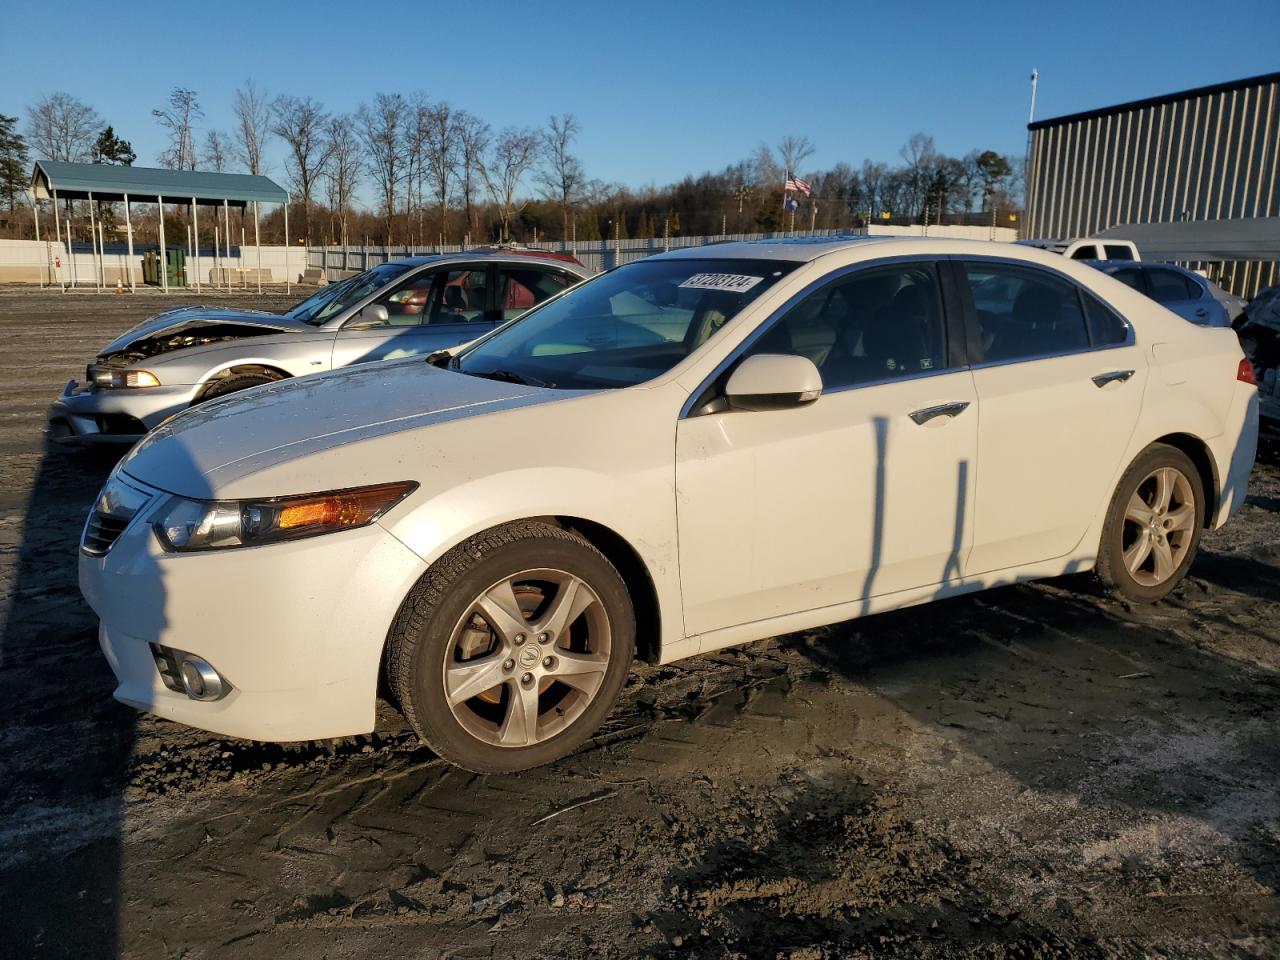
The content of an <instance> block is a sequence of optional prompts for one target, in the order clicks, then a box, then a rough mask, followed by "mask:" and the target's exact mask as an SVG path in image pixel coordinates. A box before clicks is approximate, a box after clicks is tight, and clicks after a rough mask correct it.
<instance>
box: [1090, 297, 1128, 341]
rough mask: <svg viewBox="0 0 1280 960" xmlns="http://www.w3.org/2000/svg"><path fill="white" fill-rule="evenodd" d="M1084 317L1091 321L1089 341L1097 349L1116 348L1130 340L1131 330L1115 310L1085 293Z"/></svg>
mask: <svg viewBox="0 0 1280 960" xmlns="http://www.w3.org/2000/svg"><path fill="white" fill-rule="evenodd" d="M1082 296H1083V298H1084V315H1085V318H1086V319H1087V320H1088V321H1089V339H1090V340H1092V341H1093V345H1094V346H1095V347H1108V346H1114V345H1115V344H1117V343H1124V342H1125V341H1126V340H1128V339H1129V328H1128V326H1127V325H1126V324H1125V322H1124V321H1123V320H1121V319H1120V317H1119V316H1118V315H1117V314H1116V312H1115V311H1114V310H1112V309H1111V308H1109V307H1107V306H1106V305H1105V304H1103V302H1102V301H1101V300H1099V299H1097V298H1096V297H1093V296H1090V295H1089V294H1087V293H1085V294H1082Z"/></svg>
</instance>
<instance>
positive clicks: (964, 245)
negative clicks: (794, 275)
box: [646, 235, 1062, 269]
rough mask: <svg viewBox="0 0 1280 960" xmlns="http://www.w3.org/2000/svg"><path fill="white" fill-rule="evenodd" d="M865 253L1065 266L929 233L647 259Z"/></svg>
mask: <svg viewBox="0 0 1280 960" xmlns="http://www.w3.org/2000/svg"><path fill="white" fill-rule="evenodd" d="M842 253H844V254H860V255H861V256H855V257H852V258H850V259H853V260H857V259H864V258H865V259H875V258H880V257H890V256H936V257H946V256H971V257H1002V258H1005V259H1010V260H1026V261H1028V262H1033V263H1040V264H1043V265H1052V266H1054V267H1056V268H1058V269H1061V260H1062V258H1061V257H1060V256H1059V255H1058V254H1056V253H1048V252H1045V251H1043V250H1038V249H1036V248H1035V247H1027V246H1018V245H1016V244H1013V243H1007V242H1005V241H1002V240H967V239H957V238H954V237H928V236H923V237H922V236H901V235H898V236H860V235H859V236H842V237H779V238H777V239H772V240H732V241H728V242H726V243H713V244H709V245H707V246H704V247H682V248H680V249H679V250H672V251H670V252H669V253H659V254H656V255H654V256H652V257H647V258H646V260H775V261H776V260H789V261H793V262H796V263H809V262H812V261H814V260H817V259H819V258H821V257H826V256H831V255H833V254H834V255H838V254H842Z"/></svg>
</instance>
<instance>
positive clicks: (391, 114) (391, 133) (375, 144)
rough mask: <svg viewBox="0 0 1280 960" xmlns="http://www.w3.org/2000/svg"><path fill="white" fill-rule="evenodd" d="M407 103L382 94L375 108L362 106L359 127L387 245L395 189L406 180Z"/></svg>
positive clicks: (378, 96)
mask: <svg viewBox="0 0 1280 960" xmlns="http://www.w3.org/2000/svg"><path fill="white" fill-rule="evenodd" d="M407 114H408V104H406V103H405V100H404V97H402V96H401V95H400V94H398V93H379V94H375V95H374V98H373V105H372V106H370V105H367V104H363V103H362V104H360V109H359V110H357V111H356V126H357V129H358V131H359V133H360V138H361V139H362V140H363V141H364V144H365V148H366V150H367V151H368V157H369V167H370V170H371V171H372V173H373V175H374V178H375V180H376V181H377V184H378V188H379V190H380V191H381V193H382V201H383V211H384V212H385V213H386V217H387V233H386V238H387V243H390V242H391V225H392V218H393V217H394V216H395V212H396V189H397V188H398V187H399V186H400V181H401V180H402V179H403V178H404V146H405V144H404V128H405V125H406V120H407Z"/></svg>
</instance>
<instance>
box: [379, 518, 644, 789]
mask: <svg viewBox="0 0 1280 960" xmlns="http://www.w3.org/2000/svg"><path fill="white" fill-rule="evenodd" d="M534 568H554V569H556V570H563V571H566V572H567V573H570V574H572V575H573V576H576V577H579V578H581V580H583V581H585V582H586V584H587V585H588V586H589V587H590V589H591V591H592V592H594V594H595V595H596V596H597V597H598V598H599V602H600V606H601V607H602V608H603V610H604V613H605V614H606V615H607V617H608V626H609V631H610V634H611V638H612V639H611V644H610V652H609V658H608V664H607V666H606V668H605V670H604V676H603V679H602V681H601V682H600V686H599V688H598V690H597V691H596V692H595V694H594V699H592V700H591V701H590V702H589V703H588V704H587V705H586V707H585V709H583V711H582V713H581V714H580V715H579V716H578V717H577V718H576V719H575V720H574V721H573V722H572V723H570V724H569V725H568V726H567V727H566V728H565V729H563V730H561V731H560V732H558V733H555V734H554V735H552V736H550V737H549V738H548V739H545V740H541V741H539V742H536V743H533V744H532V745H528V746H518V747H512V746H500V745H497V744H492V743H488V742H485V741H484V740H482V739H479V738H478V737H477V736H475V735H473V734H472V733H471V732H470V731H468V730H467V729H466V727H464V726H463V724H462V723H461V722H460V721H459V719H458V718H457V717H456V716H455V714H454V710H453V708H451V707H450V706H449V705H448V703H447V701H446V698H445V680H444V669H445V664H446V658H449V661H450V662H452V661H453V657H454V646H455V631H456V630H457V629H459V627H460V624H461V621H462V619H463V617H464V616H466V615H467V613H468V610H470V609H471V607H472V604H473V603H474V602H475V600H476V598H477V597H479V596H480V595H481V594H482V593H484V592H486V591H487V590H489V588H490V587H491V586H492V585H493V584H496V583H499V582H500V581H502V580H503V579H504V578H507V577H513V576H515V575H516V574H518V573H520V572H521V571H524V570H530V569H534ZM635 633H636V625H635V613H634V610H633V607H632V603H631V597H630V595H629V594H628V592H627V588H626V585H625V584H624V583H623V580H622V577H621V576H619V574H618V571H617V570H616V569H615V568H614V567H613V565H612V564H611V563H610V562H609V561H608V559H606V558H605V556H604V555H603V554H602V553H600V551H598V550H597V549H596V548H595V547H593V546H592V545H591V544H590V543H588V542H587V541H586V540H584V539H583V538H582V537H580V536H578V535H577V534H574V533H571V532H569V531H567V530H564V529H561V528H560V527H557V526H553V525H551V524H549V523H543V522H538V521H521V522H517V523H509V524H505V525H503V526H501V527H496V528H494V529H493V530H489V531H486V532H485V533H482V534H478V535H477V536H475V537H472V538H471V539H470V540H467V541H465V542H464V543H462V544H460V545H459V546H457V547H455V548H454V549H453V550H451V551H450V552H449V553H447V554H445V556H444V557H442V558H441V559H440V560H438V561H437V562H436V563H434V564H432V566H431V569H430V570H428V571H427V573H426V574H424V575H423V577H422V579H421V580H419V581H418V583H417V584H416V585H415V586H414V588H413V589H412V590H411V591H410V592H409V595H408V596H407V597H406V598H405V600H404V602H403V603H402V604H401V607H400V611H399V613H398V614H397V616H396V620H395V623H394V624H392V627H391V630H390V633H389V636H388V643H387V660H386V666H387V680H388V686H389V687H390V690H391V693H392V695H393V696H394V697H395V699H396V701H397V702H398V703H399V706H400V709H401V711H402V712H403V713H404V716H405V719H406V720H407V721H408V723H409V725H410V727H412V728H413V730H414V732H415V733H417V734H418V736H419V737H420V738H421V739H422V740H423V741H425V742H426V744H427V745H428V746H429V747H431V749H432V750H434V751H435V752H436V753H437V754H439V755H440V756H441V757H443V758H444V759H446V760H448V761H450V762H451V763H454V764H456V765H458V766H460V767H463V768H464V769H467V770H471V771H473V772H475V773H512V772H515V771H519V770H527V769H529V768H531V767H537V766H541V765H543V764H547V763H551V762H552V761H554V760H558V759H559V758H561V757H564V756H566V755H568V754H570V753H572V752H573V751H574V750H576V749H578V747H580V746H581V745H582V744H583V743H585V742H586V741H587V740H588V739H589V738H590V737H591V735H592V734H593V733H594V732H595V730H596V728H597V727H598V726H599V725H600V723H601V722H602V721H603V720H604V718H605V717H606V716H607V715H608V714H609V712H610V711H611V710H612V709H613V705H614V703H615V702H616V701H617V698H618V694H619V693H620V692H621V690H622V687H623V685H624V684H625V683H626V679H627V672H628V670H629V669H630V666H631V660H632V657H633V656H634V653H635ZM507 709H512V707H510V706H508V707H507Z"/></svg>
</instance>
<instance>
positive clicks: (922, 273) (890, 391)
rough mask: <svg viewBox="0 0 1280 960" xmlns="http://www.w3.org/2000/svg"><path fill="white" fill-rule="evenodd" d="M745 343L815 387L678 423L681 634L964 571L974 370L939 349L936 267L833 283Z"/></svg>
mask: <svg viewBox="0 0 1280 960" xmlns="http://www.w3.org/2000/svg"><path fill="white" fill-rule="evenodd" d="M753 353H795V354H800V355H802V356H806V357H808V358H809V359H811V360H813V362H814V363H815V364H816V365H817V367H818V369H819V372H820V373H821V374H822V377H823V385H824V389H823V393H822V396H821V397H820V398H819V399H818V400H817V401H816V402H815V403H813V404H811V405H809V406H806V407H799V408H793V409H789V410H778V411H765V412H740V411H724V412H717V413H709V414H705V415H701V416H699V415H696V414H697V410H694V411H693V415H690V416H688V417H687V418H685V419H683V420H681V421H680V422H679V424H678V427H677V433H676V488H677V489H676V493H677V496H676V503H677V515H678V522H679V538H680V547H679V552H680V576H681V583H682V588H683V593H684V602H685V630H686V632H687V633H689V634H691V635H696V634H701V633H706V632H708V631H711V630H716V629H720V628H723V627H730V626H735V625H737V624H743V623H750V622H754V621H760V620H768V619H770V618H773V617H778V616H783V615H786V614H790V613H798V612H802V611H806V610H812V609H816V608H821V607H829V606H833V605H836V604H842V603H848V602H851V601H855V600H859V599H869V598H870V597H873V596H877V595H881V594H887V593H894V592H896V591H900V590H907V589H912V588H918V587H921V586H927V585H931V584H939V583H942V582H944V581H947V580H952V579H955V578H957V577H959V576H961V575H962V574H963V572H964V569H965V555H966V553H967V551H968V548H969V545H970V529H971V519H970V518H971V516H972V504H973V500H974V493H975V483H974V481H975V471H974V466H973V465H974V460H975V457H976V454H977V428H978V410H977V408H976V407H977V405H976V395H975V392H974V387H973V378H972V376H971V374H970V372H969V370H968V369H967V368H965V367H963V366H962V365H959V366H958V365H956V364H953V363H952V362H951V361H949V359H948V357H949V351H948V344H947V333H946V324H945V322H944V314H943V307H942V297H941V296H940V291H939V283H938V276H937V269H936V266H935V265H934V264H932V263H929V262H920V261H916V262H907V263H901V264H897V265H893V266H884V267H868V268H865V269H860V270H857V271H855V272H853V273H850V274H847V275H846V276H844V277H842V278H840V279H837V280H833V281H832V282H830V283H828V284H827V285H825V286H823V287H820V288H819V289H817V290H816V291H815V292H813V293H812V294H810V295H808V296H807V297H806V298H804V299H803V300H802V301H800V302H799V303H798V304H797V305H796V306H794V307H793V308H792V309H791V310H790V311H789V312H788V313H787V314H785V315H784V316H783V317H781V318H779V320H778V322H777V323H775V324H774V325H773V326H772V327H770V328H769V329H768V330H766V331H765V332H764V333H763V335H762V336H760V338H759V339H758V340H756V341H755V343H754V344H753V345H752V346H750V347H749V348H748V349H747V350H745V351H744V352H743V356H749V355H751V354H753ZM722 379H723V378H722Z"/></svg>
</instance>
